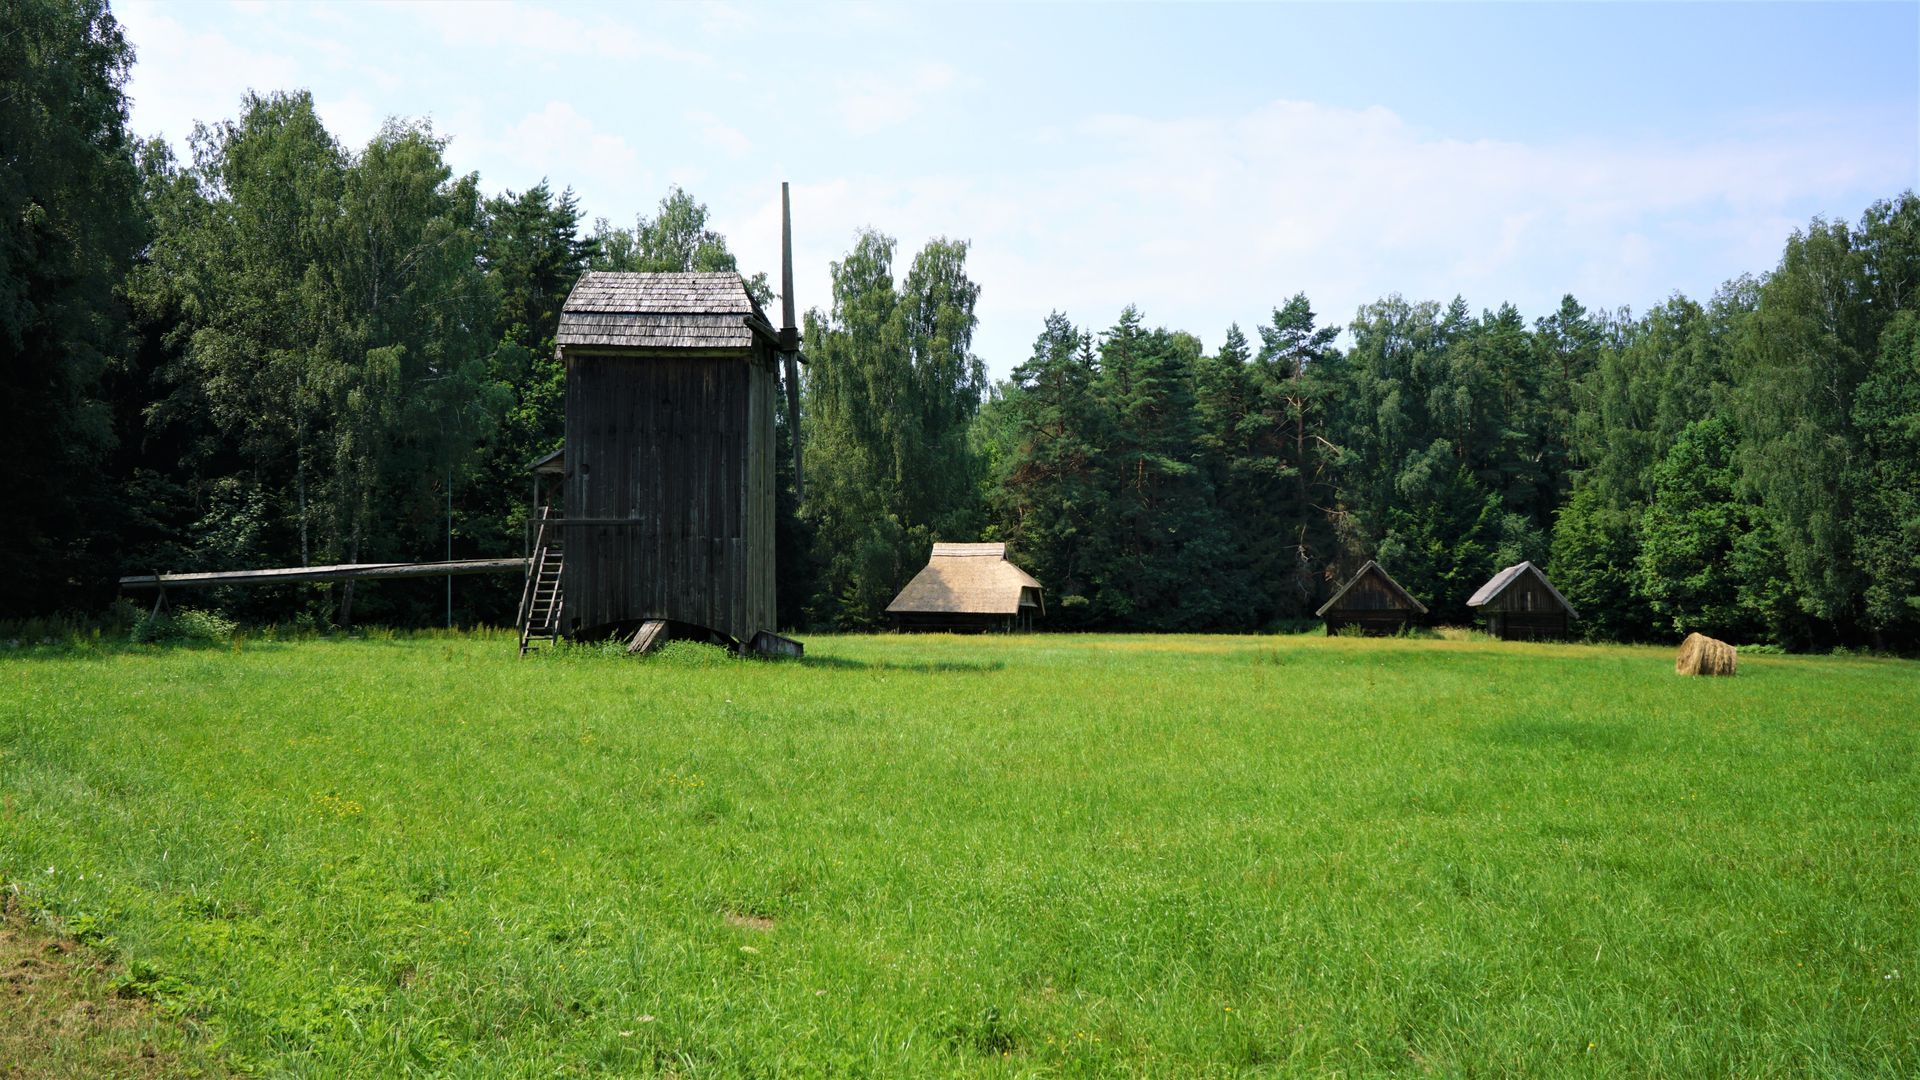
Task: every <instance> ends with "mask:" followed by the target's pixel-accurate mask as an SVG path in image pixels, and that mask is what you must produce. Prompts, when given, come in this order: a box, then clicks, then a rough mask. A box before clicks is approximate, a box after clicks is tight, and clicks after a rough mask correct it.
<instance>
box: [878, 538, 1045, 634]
mask: <svg viewBox="0 0 1920 1080" xmlns="http://www.w3.org/2000/svg"><path fill="white" fill-rule="evenodd" d="M1046 612H1047V609H1046V603H1045V601H1044V600H1043V599H1042V598H1041V588H1040V583H1039V582H1038V581H1035V580H1034V579H1033V575H1031V574H1029V573H1027V572H1026V571H1025V570H1022V569H1020V568H1019V567H1017V566H1015V565H1013V563H1011V562H1009V561H1007V545H1005V544H935V545H933V555H932V557H931V558H929V559H928V560H927V565H926V567H925V569H923V570H921V571H920V572H919V573H917V574H915V575H913V580H912V581H909V582H907V587H906V588H904V589H901V590H900V595H898V596H896V597H894V598H893V603H891V604H888V605H887V614H888V615H890V616H892V617H893V621H894V625H895V626H896V627H898V628H900V629H902V630H944V631H948V632H952V633H978V632H980V631H984V630H1031V629H1033V617H1034V616H1035V615H1045V614H1046Z"/></svg>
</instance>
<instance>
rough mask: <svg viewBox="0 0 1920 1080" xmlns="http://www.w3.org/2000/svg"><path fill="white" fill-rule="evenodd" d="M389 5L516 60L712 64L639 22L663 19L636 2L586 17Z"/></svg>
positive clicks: (543, 9)
mask: <svg viewBox="0 0 1920 1080" xmlns="http://www.w3.org/2000/svg"><path fill="white" fill-rule="evenodd" d="M386 6H387V7H388V8H389V9H390V10H392V11H394V12H396V13H402V14H406V15H409V16H411V17H413V18H414V19H416V20H417V21H418V22H419V23H420V24H422V25H423V26H425V27H427V28H428V29H430V30H432V31H433V32H434V33H436V34H437V35H438V36H439V38H440V41H441V43H442V44H443V45H445V46H448V47H451V48H455V49H474V48H484V49H507V50H511V55H512V56H513V57H514V58H515V59H516V60H535V61H538V62H541V63H545V64H548V65H561V66H566V65H573V64H577V63H579V62H580V61H581V59H582V58H594V59H598V60H605V61H615V62H621V61H625V62H638V61H672V62H675V63H700V64H705V63H710V62H711V58H710V57H709V56H707V54H705V53H703V52H701V51H699V50H696V49H687V48H682V47H680V46H678V45H675V44H674V43H673V42H672V41H671V40H670V38H669V37H668V35H666V34H664V33H657V32H649V30H648V29H647V28H645V27H643V26H640V25H636V24H640V23H645V22H647V21H649V20H654V21H656V22H657V21H659V18H660V16H659V13H658V11H657V10H656V9H649V8H645V7H638V6H636V7H633V8H629V9H627V15H628V17H627V18H624V19H617V20H616V19H602V18H595V19H581V18H576V17H575V16H574V15H573V14H571V13H569V12H567V11H564V10H561V9H559V8H554V7H548V6H546V5H544V4H530V3H520V2H517V0H432V2H404V3H403V2H399V0H388V3H387V4H386Z"/></svg>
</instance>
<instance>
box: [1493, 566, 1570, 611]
mask: <svg viewBox="0 0 1920 1080" xmlns="http://www.w3.org/2000/svg"><path fill="white" fill-rule="evenodd" d="M1529 574H1531V575H1532V576H1534V577H1535V578H1538V579H1539V581H1540V584H1542V585H1545V586H1546V587H1547V591H1548V592H1550V593H1552V594H1553V598H1554V599H1555V600H1558V601H1560V606H1561V607H1563V608H1566V609H1567V614H1569V615H1571V616H1573V617H1574V618H1576V619H1577V618H1579V617H1580V613H1579V612H1577V611H1575V610H1573V605H1572V604H1569V603H1567V598H1566V597H1564V596H1561V595H1560V590H1559V589H1556V588H1554V587H1553V582H1551V581H1548V580H1547V575H1545V574H1543V573H1541V572H1540V568H1539V567H1537V566H1535V565H1533V564H1532V563H1530V562H1523V563H1515V564H1513V565H1512V566H1509V567H1507V568H1506V569H1505V570H1502V571H1500V572H1499V573H1497V574H1495V575H1493V578H1492V579H1491V580H1489V581H1488V582H1487V583H1486V584H1485V585H1482V586H1480V589H1479V591H1477V592H1475V593H1474V594H1473V596H1472V597H1471V598H1469V599H1468V600H1467V606H1468V607H1480V606H1481V605H1483V604H1490V603H1492V602H1493V601H1494V599H1495V598H1496V597H1498V596H1499V595H1500V594H1501V593H1503V592H1506V591H1507V589H1508V588H1509V587H1511V586H1512V585H1513V583H1514V582H1516V581H1519V580H1520V579H1521V578H1523V577H1525V576H1527V575H1529Z"/></svg>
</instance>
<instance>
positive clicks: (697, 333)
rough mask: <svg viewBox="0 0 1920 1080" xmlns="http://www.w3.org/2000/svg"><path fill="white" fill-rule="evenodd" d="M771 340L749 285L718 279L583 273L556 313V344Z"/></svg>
mask: <svg viewBox="0 0 1920 1080" xmlns="http://www.w3.org/2000/svg"><path fill="white" fill-rule="evenodd" d="M755 334H760V335H761V336H762V337H765V338H767V339H769V340H773V339H774V338H775V336H776V335H775V331H774V329H773V327H771V326H769V325H768V324H767V320H766V316H765V315H763V314H762V313H761V311H760V305H759V304H757V303H755V302H754V299H753V297H752V296H751V295H750V294H748V292H747V283H746V282H745V281H744V280H742V279H741V277H740V275H739V274H736V273H734V272H732V271H727V272H725V273H718V274H640V273H627V272H615V271H610V270H589V271H588V272H587V273H585V274H582V275H581V276H580V280H579V282H578V283H576V284H575V285H574V287H573V291H572V292H570V293H568V294H567V301H566V303H565V304H563V305H562V306H561V308H560V329H559V333H558V334H557V335H556V336H555V338H554V341H555V344H556V345H557V346H558V347H560V348H562V349H565V348H568V347H581V346H587V347H595V346H600V347H611V348H620V349H744V348H747V347H749V346H751V345H752V344H753V337H754V335H755Z"/></svg>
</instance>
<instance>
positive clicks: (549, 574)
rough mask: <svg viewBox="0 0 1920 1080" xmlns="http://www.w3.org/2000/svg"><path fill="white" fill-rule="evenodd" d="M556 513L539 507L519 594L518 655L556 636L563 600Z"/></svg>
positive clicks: (560, 535)
mask: <svg viewBox="0 0 1920 1080" xmlns="http://www.w3.org/2000/svg"><path fill="white" fill-rule="evenodd" d="M558 521H559V516H558V515H556V514H555V513H554V512H553V508H552V507H550V506H543V507H541V508H540V529H539V531H538V532H536V533H535V534H534V540H533V557H532V558H531V559H528V560H527V585H526V588H525V590H524V591H522V593H521V594H520V655H521V656H525V655H527V654H528V653H530V652H538V651H539V650H540V644H541V643H547V644H551V643H552V642H554V641H557V640H559V638H560V615H561V612H562V611H564V610H565V608H566V604H565V601H564V598H563V597H562V596H561V593H560V570H561V567H562V565H564V563H565V559H566V552H565V542H564V540H563V535H564V534H563V531H562V530H561V529H559V528H557V527H556V523H557V522H558Z"/></svg>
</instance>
